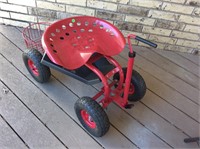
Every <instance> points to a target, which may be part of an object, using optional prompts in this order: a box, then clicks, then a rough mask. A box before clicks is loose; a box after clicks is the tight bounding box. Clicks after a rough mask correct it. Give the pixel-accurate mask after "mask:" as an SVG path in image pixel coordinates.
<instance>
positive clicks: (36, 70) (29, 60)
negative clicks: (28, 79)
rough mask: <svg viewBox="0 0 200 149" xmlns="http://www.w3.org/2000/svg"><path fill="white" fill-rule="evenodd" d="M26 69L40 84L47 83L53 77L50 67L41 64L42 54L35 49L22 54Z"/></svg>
mask: <svg viewBox="0 0 200 149" xmlns="http://www.w3.org/2000/svg"><path fill="white" fill-rule="evenodd" d="M22 58H23V61H24V64H25V66H26V68H27V69H28V71H29V73H30V74H31V75H32V76H33V78H34V79H35V80H36V81H37V82H40V83H44V82H47V81H48V80H49V78H50V76H51V72H50V69H49V67H47V66H45V65H43V64H41V63H40V62H41V60H42V54H41V53H40V52H38V51H37V50H35V49H31V50H28V51H26V52H24V53H23V54H22Z"/></svg>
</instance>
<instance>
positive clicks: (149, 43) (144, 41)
mask: <svg viewBox="0 0 200 149" xmlns="http://www.w3.org/2000/svg"><path fill="white" fill-rule="evenodd" d="M135 39H136V40H138V41H140V42H143V43H145V44H148V45H149V46H152V47H154V48H156V47H157V44H155V43H153V42H151V41H148V40H146V39H144V38H141V37H139V36H135Z"/></svg>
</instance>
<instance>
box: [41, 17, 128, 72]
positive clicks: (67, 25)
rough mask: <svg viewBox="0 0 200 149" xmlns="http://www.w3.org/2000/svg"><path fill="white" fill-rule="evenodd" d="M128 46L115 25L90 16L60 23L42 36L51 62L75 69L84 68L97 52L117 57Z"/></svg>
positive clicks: (53, 25) (49, 28) (69, 19)
mask: <svg viewBox="0 0 200 149" xmlns="http://www.w3.org/2000/svg"><path fill="white" fill-rule="evenodd" d="M73 19H74V20H75V22H74V21H73ZM73 22H74V23H73ZM125 44H126V43H125V38H124V36H123V35H122V33H121V32H120V31H119V30H118V29H117V28H116V27H115V26H114V25H112V24H110V23H109V22H106V21H104V20H102V19H99V18H95V17H89V16H79V17H72V18H67V19H63V20H60V21H57V22H55V23H53V24H52V25H51V26H50V27H48V28H47V30H46V31H45V33H44V34H43V37H42V46H43V48H44V49H45V51H46V53H47V55H48V57H49V58H50V59H51V61H53V62H54V63H56V64H58V65H61V66H63V67H65V68H67V69H71V70H72V69H76V68H79V67H81V66H82V65H84V64H85V63H86V62H87V61H88V59H89V58H90V57H91V55H92V54H93V53H95V52H97V53H100V54H102V55H106V56H113V55H117V54H119V53H120V52H121V51H122V50H123V49H124V46H125ZM52 45H53V46H52ZM55 51H56V52H55Z"/></svg>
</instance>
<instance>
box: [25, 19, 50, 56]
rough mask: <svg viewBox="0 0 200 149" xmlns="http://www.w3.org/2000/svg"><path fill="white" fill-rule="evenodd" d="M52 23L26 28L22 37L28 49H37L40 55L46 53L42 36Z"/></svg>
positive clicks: (34, 24)
mask: <svg viewBox="0 0 200 149" xmlns="http://www.w3.org/2000/svg"><path fill="white" fill-rule="evenodd" d="M49 25H50V23H46V22H42V23H32V24H30V25H29V26H27V27H26V28H24V30H23V32H22V35H23V38H24V41H25V43H26V47H27V48H29V49H37V50H38V51H39V52H40V53H44V49H43V48H42V43H41V38H42V34H43V33H44V31H45V30H46V28H47V27H48V26H49Z"/></svg>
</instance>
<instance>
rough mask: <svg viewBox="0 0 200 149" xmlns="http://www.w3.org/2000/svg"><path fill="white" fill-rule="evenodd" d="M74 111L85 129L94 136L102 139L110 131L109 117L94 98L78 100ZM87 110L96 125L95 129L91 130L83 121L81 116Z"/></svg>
mask: <svg viewBox="0 0 200 149" xmlns="http://www.w3.org/2000/svg"><path fill="white" fill-rule="evenodd" d="M74 109H75V112H76V115H77V117H78V119H79V121H80V122H81V124H82V125H83V127H84V128H85V129H86V130H87V131H88V132H89V133H90V134H92V135H93V136H95V137H102V136H103V135H105V134H106V132H107V131H108V130H109V127H110V122H109V119H108V116H107V114H106V112H105V111H104V109H103V108H102V107H101V106H100V105H99V104H98V103H97V102H96V101H95V100H93V99H92V98H90V97H82V98H80V99H78V100H77V102H76V103H75V105H74ZM82 110H85V111H86V112H87V113H88V114H89V115H90V116H91V118H92V120H93V122H95V123H96V127H95V128H91V127H90V126H89V125H88V124H86V122H85V121H84V120H83V117H82V116H81V111H82Z"/></svg>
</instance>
